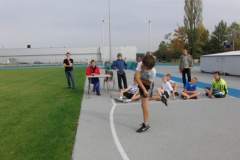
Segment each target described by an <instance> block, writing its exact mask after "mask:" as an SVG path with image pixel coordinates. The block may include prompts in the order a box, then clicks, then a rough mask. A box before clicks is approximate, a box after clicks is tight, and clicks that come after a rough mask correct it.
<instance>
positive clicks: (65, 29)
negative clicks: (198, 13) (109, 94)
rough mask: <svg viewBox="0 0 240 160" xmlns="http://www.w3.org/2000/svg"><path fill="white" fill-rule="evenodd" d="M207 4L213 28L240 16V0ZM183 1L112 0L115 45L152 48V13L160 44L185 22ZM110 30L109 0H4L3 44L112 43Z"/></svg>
mask: <svg viewBox="0 0 240 160" xmlns="http://www.w3.org/2000/svg"><path fill="white" fill-rule="evenodd" d="M203 5H204V14H203V18H204V24H205V25H206V27H207V28H208V29H210V30H213V28H214V25H216V24H217V23H218V22H219V21H220V20H221V19H223V20H225V21H227V22H228V23H231V22H233V21H238V22H240V0H225V1H221V0H203ZM183 7H184V0H112V42H113V45H114V46H125V45H132V46H137V48H138V50H139V51H140V52H143V51H146V50H147V49H148V30H147V26H148V25H147V19H151V20H152V43H153V50H155V49H156V48H157V47H158V44H159V42H160V41H161V40H163V39H164V35H165V34H167V33H169V32H172V31H173V30H174V29H175V28H176V27H177V25H182V23H183V16H184V10H183ZM102 19H105V25H104V24H103V23H102V22H101V21H102ZM103 33H105V34H103ZM106 34H107V0H0V47H5V48H23V47H25V46H26V44H28V43H30V44H32V46H33V47H50V46H52V47H62V46H66V47H96V46H99V44H102V43H103V39H105V42H104V43H105V45H107V44H108V43H107V35H106ZM103 35H105V36H103ZM103 37H104V38H103Z"/></svg>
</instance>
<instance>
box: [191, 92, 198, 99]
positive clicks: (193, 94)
mask: <svg viewBox="0 0 240 160" xmlns="http://www.w3.org/2000/svg"><path fill="white" fill-rule="evenodd" d="M199 94H200V93H199V92H197V91H196V92H193V93H192V94H191V95H190V96H189V99H192V98H198V96H199Z"/></svg>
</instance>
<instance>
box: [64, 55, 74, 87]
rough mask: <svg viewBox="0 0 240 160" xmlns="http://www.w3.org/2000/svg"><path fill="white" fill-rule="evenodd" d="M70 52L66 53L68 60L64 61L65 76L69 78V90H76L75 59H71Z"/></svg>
mask: <svg viewBox="0 0 240 160" xmlns="http://www.w3.org/2000/svg"><path fill="white" fill-rule="evenodd" d="M70 56H71V54H70V53H69V52H67V53H66V58H65V59H64V60H63V65H64V68H65V75H66V78H67V83H68V88H72V89H74V88H75V82H74V76H73V59H72V58H71V57H70Z"/></svg>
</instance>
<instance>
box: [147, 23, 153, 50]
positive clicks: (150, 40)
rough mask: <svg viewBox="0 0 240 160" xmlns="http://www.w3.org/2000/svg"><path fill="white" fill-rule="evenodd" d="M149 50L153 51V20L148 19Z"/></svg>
mask: <svg viewBox="0 0 240 160" xmlns="http://www.w3.org/2000/svg"><path fill="white" fill-rule="evenodd" d="M147 23H148V50H149V52H152V21H151V20H150V19H149V20H148V22H147Z"/></svg>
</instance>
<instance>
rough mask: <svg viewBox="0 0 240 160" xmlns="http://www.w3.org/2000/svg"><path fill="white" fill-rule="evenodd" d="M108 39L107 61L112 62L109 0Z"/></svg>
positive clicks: (109, 0)
mask: <svg viewBox="0 0 240 160" xmlns="http://www.w3.org/2000/svg"><path fill="white" fill-rule="evenodd" d="M108 40H109V62H112V33H111V0H108Z"/></svg>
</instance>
